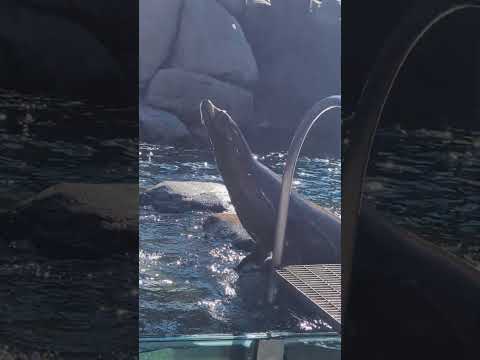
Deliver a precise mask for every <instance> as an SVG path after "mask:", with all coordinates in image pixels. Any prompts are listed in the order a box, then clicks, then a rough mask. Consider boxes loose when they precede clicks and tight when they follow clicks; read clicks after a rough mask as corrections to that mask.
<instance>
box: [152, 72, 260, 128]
mask: <svg viewBox="0 0 480 360" xmlns="http://www.w3.org/2000/svg"><path fill="white" fill-rule="evenodd" d="M204 99H210V100H212V101H213V102H214V103H215V105H216V106H218V107H220V108H222V109H225V110H226V111H227V112H228V113H229V114H230V115H231V116H232V118H233V119H234V120H235V121H236V122H237V123H238V124H239V126H242V125H244V126H247V125H250V124H251V120H252V118H253V115H252V114H253V96H252V94H251V93H250V92H248V91H246V90H244V89H242V88H240V87H236V86H234V85H231V84H228V83H225V82H222V81H219V80H216V79H214V78H212V77H209V76H206V75H201V74H195V73H191V72H186V71H183V70H180V69H165V70H160V71H158V72H157V74H156V75H155V77H154V78H153V79H152V81H151V82H150V86H149V87H148V90H147V93H146V95H145V103H146V104H148V105H150V106H152V107H154V108H158V109H164V110H166V111H168V112H171V113H173V114H175V115H177V116H178V117H179V119H180V120H181V121H182V122H184V123H185V124H186V125H187V127H188V128H189V130H190V131H191V132H192V133H193V134H196V135H197V136H202V137H205V136H207V133H206V130H205V127H204V126H203V125H202V124H201V118H200V103H201V102H202V100H204Z"/></svg>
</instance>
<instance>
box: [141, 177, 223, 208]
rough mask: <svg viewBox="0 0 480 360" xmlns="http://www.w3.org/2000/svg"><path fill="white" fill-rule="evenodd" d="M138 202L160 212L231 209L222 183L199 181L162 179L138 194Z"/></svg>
mask: <svg viewBox="0 0 480 360" xmlns="http://www.w3.org/2000/svg"><path fill="white" fill-rule="evenodd" d="M140 204H141V205H149V206H152V207H153V208H154V209H155V210H157V211H158V212H162V213H180V212H185V211H191V210H207V211H212V212H222V211H226V210H231V209H232V204H231V202H230V197H229V195H228V191H227V189H226V187H225V186H224V185H223V184H218V183H212V182H199V181H163V182H161V183H159V184H157V185H155V186H153V187H151V188H148V189H146V190H145V191H143V192H142V193H141V194H140Z"/></svg>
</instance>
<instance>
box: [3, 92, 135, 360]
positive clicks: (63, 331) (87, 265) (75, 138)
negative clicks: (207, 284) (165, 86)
mask: <svg viewBox="0 0 480 360" xmlns="http://www.w3.org/2000/svg"><path fill="white" fill-rule="evenodd" d="M132 116H133V119H136V109H119V108H111V107H105V106H93V105H90V104H86V103H83V102H81V101H77V100H72V99H58V98H51V97H45V96H27V95H23V94H18V93H15V92H11V91H9V92H7V91H0V184H1V186H0V213H1V212H4V211H6V210H9V209H11V208H12V207H13V206H15V204H17V203H18V202H19V201H23V200H25V199H28V198H29V197H31V196H32V195H34V194H37V193H38V192H40V191H42V190H44V189H46V188H48V187H49V186H51V185H55V184H57V183H61V182H86V183H110V182H117V183H118V182H131V183H136V182H137V174H138V165H137V164H138V163H137V156H138V146H137V140H136V139H134V138H132V137H131V134H132V133H133V134H137V131H136V128H137V124H136V123H134V122H131V119H132ZM129 123H131V124H132V125H129ZM112 129H113V130H112ZM112 155H113V156H112ZM0 215H1V214H0ZM10 235H11V234H9V233H4V232H0V247H1V248H2V251H1V255H0V304H1V306H0V354H3V352H2V351H3V346H4V345H9V349H10V350H9V351H12V349H17V351H18V352H19V353H18V354H17V355H18V358H20V356H21V355H19V354H20V351H21V352H25V353H26V354H30V355H29V356H28V358H30V356H32V355H31V354H32V353H31V352H32V351H40V352H39V353H37V354H42V355H45V356H46V357H45V358H49V357H47V355H46V354H58V353H62V354H63V355H64V356H66V357H68V358H75V359H76V358H94V357H95V355H93V354H94V353H95V354H98V353H109V354H111V349H112V348H115V349H117V350H116V351H118V352H119V353H120V354H117V355H118V356H116V358H123V357H122V356H121V352H122V349H123V348H125V346H127V348H128V346H130V345H128V344H125V334H128V333H129V332H130V333H132V332H133V331H135V330H136V327H137V322H136V319H137V316H138V315H137V311H138V308H137V307H136V305H135V304H136V301H137V296H138V288H137V278H136V272H137V266H138V263H137V261H136V258H135V257H125V256H120V255H119V256H111V257H109V258H106V259H101V260H80V259H55V260H53V259H49V258H46V257H41V256H37V255H35V254H33V253H24V252H22V251H18V250H17V247H16V245H17V244H16V241H15V239H14V238H11V237H10ZM32 236H35V234H34V233H33V232H32ZM131 274H134V276H133V277H132V276H131ZM132 325H133V326H134V329H132ZM106 329H108V331H107V330H106ZM111 329H117V330H115V331H111ZM118 329H120V330H118ZM92 348H94V349H95V350H92ZM35 356H36V355H35ZM52 356H54V355H52ZM0 357H1V356H0ZM25 358H27V357H25ZM32 358H34V357H32ZM39 358H40V357H39ZM127 358H131V357H128V356H127Z"/></svg>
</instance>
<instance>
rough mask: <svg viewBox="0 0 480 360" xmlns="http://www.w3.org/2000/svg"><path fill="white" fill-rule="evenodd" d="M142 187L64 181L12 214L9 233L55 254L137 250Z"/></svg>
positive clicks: (80, 255) (91, 254)
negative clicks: (139, 189)
mask: <svg viewBox="0 0 480 360" xmlns="http://www.w3.org/2000/svg"><path fill="white" fill-rule="evenodd" d="M137 194H138V185H136V184H83V183H63V184H59V185H55V186H52V187H50V188H48V189H46V190H45V191H42V192H41V193H39V194H38V195H36V196H34V197H33V198H31V199H29V200H27V201H25V202H23V203H22V204H20V205H19V206H17V207H16V208H15V209H14V210H13V211H12V212H10V213H9V221H8V224H7V231H6V233H5V237H6V238H7V240H9V241H23V240H28V241H29V242H31V243H32V244H33V245H34V247H35V248H36V250H37V251H39V252H40V253H42V254H44V255H47V256H52V257H67V258H68V257H71V258H84V257H97V256H109V255H111V254H114V253H124V252H128V251H132V252H136V251H137V249H138V200H137V199H138V196H137Z"/></svg>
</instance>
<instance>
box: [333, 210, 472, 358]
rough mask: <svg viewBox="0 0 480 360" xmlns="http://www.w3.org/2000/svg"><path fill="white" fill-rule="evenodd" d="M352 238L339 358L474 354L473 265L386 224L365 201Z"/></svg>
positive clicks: (390, 223) (457, 356)
mask: <svg viewBox="0 0 480 360" xmlns="http://www.w3.org/2000/svg"><path fill="white" fill-rule="evenodd" d="M358 243H359V246H358V247H357V249H356V252H355V258H354V266H355V271H354V273H353V277H352V282H351V284H352V288H351V302H350V304H351V306H350V308H349V309H348V311H347V314H346V317H347V318H346V321H345V322H347V321H348V327H345V330H344V333H343V337H342V342H343V343H344V344H345V349H346V350H347V351H345V356H352V357H354V356H355V355H358V354H362V355H367V354H375V357H373V358H375V359H406V358H415V359H416V358H419V359H474V358H480V348H479V347H478V340H479V334H480V276H479V271H478V270H477V269H475V268H474V266H473V265H471V264H468V263H467V262H465V261H464V260H462V259H460V258H458V257H457V256H454V255H452V254H450V253H448V252H447V251H446V250H443V249H441V248H439V247H438V246H436V245H434V244H432V243H431V242H430V241H426V240H424V239H422V238H420V237H419V236H417V235H416V234H413V233H411V232H409V231H407V230H405V229H403V228H401V227H400V226H398V225H395V224H393V223H392V222H391V221H390V220H388V219H387V218H385V217H384V216H383V215H382V214H381V213H380V212H378V211H377V210H376V209H375V208H374V206H373V205H372V204H368V203H367V202H365V204H364V205H363V207H362V213H361V215H360V220H359V229H358ZM382 329H388V331H382ZM372 339H375V340H372ZM373 342H375V344H373ZM400 344H403V345H401V346H400ZM372 348H374V350H372Z"/></svg>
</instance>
